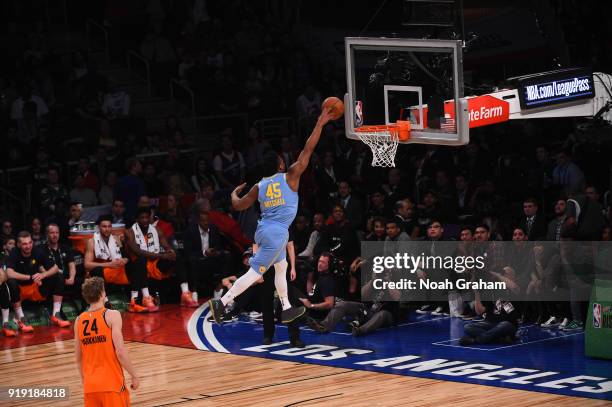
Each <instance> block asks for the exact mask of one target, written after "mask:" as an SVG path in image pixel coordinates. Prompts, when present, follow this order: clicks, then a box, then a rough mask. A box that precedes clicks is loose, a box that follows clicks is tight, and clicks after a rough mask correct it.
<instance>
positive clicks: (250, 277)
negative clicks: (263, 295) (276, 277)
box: [221, 268, 261, 306]
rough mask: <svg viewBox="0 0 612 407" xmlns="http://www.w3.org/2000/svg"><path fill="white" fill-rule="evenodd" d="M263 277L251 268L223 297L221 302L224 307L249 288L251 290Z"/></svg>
mask: <svg viewBox="0 0 612 407" xmlns="http://www.w3.org/2000/svg"><path fill="white" fill-rule="evenodd" d="M259 277H261V274H259V273H258V272H256V271H255V270H253V268H250V269H249V271H247V272H246V273H245V274H244V275H243V276H242V277H240V278H239V279H238V280H236V281H235V282H234V285H233V286H232V288H230V289H229V291H228V292H226V293H225V295H224V296H223V297H221V302H222V303H223V305H224V306H225V305H227V304H228V303H229V302H230V301H232V300H233V299H234V298H235V297H238V296H239V295H240V294H242V293H243V292H244V291H246V289H247V288H249V287H250V286H251V285H253V283H254V282H255V281H257V280H258V279H259Z"/></svg>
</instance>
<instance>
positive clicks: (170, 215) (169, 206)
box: [159, 194, 187, 237]
mask: <svg viewBox="0 0 612 407" xmlns="http://www.w3.org/2000/svg"><path fill="white" fill-rule="evenodd" d="M159 218H160V219H162V220H164V221H165V222H168V223H170V224H171V225H172V228H173V229H174V234H175V237H176V235H179V236H182V234H183V232H184V231H185V228H186V227H187V216H186V215H185V213H184V212H183V207H182V206H181V204H180V202H179V201H178V199H177V197H176V196H175V195H172V194H169V195H168V196H167V197H166V207H165V208H164V210H163V211H160V213H159Z"/></svg>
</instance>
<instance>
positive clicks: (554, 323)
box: [540, 317, 559, 329]
mask: <svg viewBox="0 0 612 407" xmlns="http://www.w3.org/2000/svg"><path fill="white" fill-rule="evenodd" d="M557 325H559V321H558V320H557V317H550V318H548V320H546V322H544V323H543V324H541V325H540V327H542V328H544V329H548V328H553V327H555V326H557Z"/></svg>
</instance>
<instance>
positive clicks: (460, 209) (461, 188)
mask: <svg viewBox="0 0 612 407" xmlns="http://www.w3.org/2000/svg"><path fill="white" fill-rule="evenodd" d="M471 195H472V191H471V188H470V184H469V182H468V181H467V179H466V177H465V175H463V174H459V175H457V176H455V206H456V207H457V216H458V219H459V220H460V221H465V220H466V219H468V218H469V217H470V216H471V212H472V211H471V210H470V200H471Z"/></svg>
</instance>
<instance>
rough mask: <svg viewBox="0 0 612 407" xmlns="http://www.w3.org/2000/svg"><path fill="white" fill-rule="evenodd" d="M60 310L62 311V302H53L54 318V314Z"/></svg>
mask: <svg viewBox="0 0 612 407" xmlns="http://www.w3.org/2000/svg"><path fill="white" fill-rule="evenodd" d="M61 309H62V302H61V301H59V302H58V301H53V316H55V314H57V313H58V312H60V310H61Z"/></svg>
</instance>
